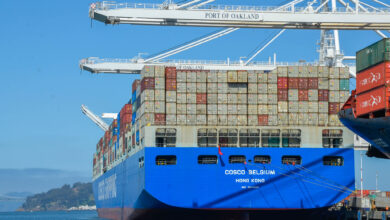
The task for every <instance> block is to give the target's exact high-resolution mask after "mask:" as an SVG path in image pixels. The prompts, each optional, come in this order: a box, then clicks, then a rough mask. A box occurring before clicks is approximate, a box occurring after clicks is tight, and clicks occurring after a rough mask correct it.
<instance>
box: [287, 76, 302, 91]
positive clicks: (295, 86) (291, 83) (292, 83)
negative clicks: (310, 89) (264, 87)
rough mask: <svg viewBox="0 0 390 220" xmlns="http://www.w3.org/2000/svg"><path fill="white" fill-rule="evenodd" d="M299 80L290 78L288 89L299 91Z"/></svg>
mask: <svg viewBox="0 0 390 220" xmlns="http://www.w3.org/2000/svg"><path fill="white" fill-rule="evenodd" d="M298 81H299V80H298V78H291V77H290V78H288V88H289V89H298V84H299V82H298Z"/></svg>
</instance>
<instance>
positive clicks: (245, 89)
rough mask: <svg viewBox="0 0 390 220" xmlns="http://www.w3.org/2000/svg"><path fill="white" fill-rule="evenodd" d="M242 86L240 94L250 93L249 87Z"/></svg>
mask: <svg viewBox="0 0 390 220" xmlns="http://www.w3.org/2000/svg"><path fill="white" fill-rule="evenodd" d="M241 85H243V86H239V87H238V93H239V94H247V93H248V87H247V85H246V84H245V85H244V84H241Z"/></svg>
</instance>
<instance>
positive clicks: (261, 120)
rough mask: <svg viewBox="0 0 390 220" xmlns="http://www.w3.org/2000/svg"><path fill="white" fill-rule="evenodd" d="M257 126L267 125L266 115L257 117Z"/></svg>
mask: <svg viewBox="0 0 390 220" xmlns="http://www.w3.org/2000/svg"><path fill="white" fill-rule="evenodd" d="M257 118H258V123H259V125H268V115H258V116H257Z"/></svg>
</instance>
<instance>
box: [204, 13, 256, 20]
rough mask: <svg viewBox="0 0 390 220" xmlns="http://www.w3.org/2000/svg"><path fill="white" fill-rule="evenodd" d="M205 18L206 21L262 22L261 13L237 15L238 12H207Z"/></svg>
mask: <svg viewBox="0 0 390 220" xmlns="http://www.w3.org/2000/svg"><path fill="white" fill-rule="evenodd" d="M204 17H205V18H206V19H215V20H239V21H243V20H247V21H260V20H262V16H261V14H259V13H237V12H223V13H220V12H206V13H205V15H204Z"/></svg>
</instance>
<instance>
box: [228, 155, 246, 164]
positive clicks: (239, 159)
mask: <svg viewBox="0 0 390 220" xmlns="http://www.w3.org/2000/svg"><path fill="white" fill-rule="evenodd" d="M245 161H246V158H245V156H243V155H232V156H230V157H229V163H245Z"/></svg>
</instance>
